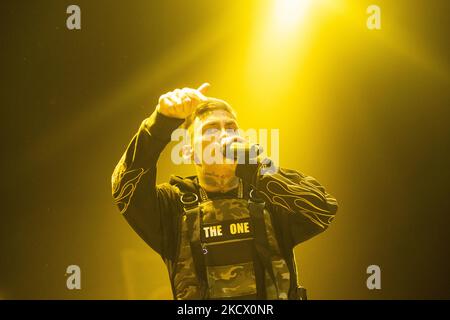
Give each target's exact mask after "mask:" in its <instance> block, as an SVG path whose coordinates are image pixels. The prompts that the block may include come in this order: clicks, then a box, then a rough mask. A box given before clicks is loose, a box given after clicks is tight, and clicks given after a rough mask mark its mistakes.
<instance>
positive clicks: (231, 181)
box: [198, 172, 239, 192]
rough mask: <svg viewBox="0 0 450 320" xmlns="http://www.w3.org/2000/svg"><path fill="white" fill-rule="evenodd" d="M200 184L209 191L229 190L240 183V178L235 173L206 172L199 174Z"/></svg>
mask: <svg viewBox="0 0 450 320" xmlns="http://www.w3.org/2000/svg"><path fill="white" fill-rule="evenodd" d="M198 182H199V184H200V186H201V187H202V188H203V189H204V190H205V191H207V192H228V191H230V190H232V189H234V188H237V186H238V185H239V178H238V177H236V176H235V175H220V174H216V173H213V172H206V173H203V174H199V175H198Z"/></svg>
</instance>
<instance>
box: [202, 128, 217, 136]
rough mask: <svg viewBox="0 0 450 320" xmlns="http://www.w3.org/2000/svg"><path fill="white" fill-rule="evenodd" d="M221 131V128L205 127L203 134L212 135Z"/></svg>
mask: <svg viewBox="0 0 450 320" xmlns="http://www.w3.org/2000/svg"><path fill="white" fill-rule="evenodd" d="M218 133H219V130H217V129H216V128H206V129H203V134H204V135H207V136H212V135H216V134H218Z"/></svg>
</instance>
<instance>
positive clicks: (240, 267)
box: [206, 262, 256, 299]
mask: <svg viewBox="0 0 450 320" xmlns="http://www.w3.org/2000/svg"><path fill="white" fill-rule="evenodd" d="M206 274H207V280H208V287H209V297H210V299H222V298H230V297H239V296H247V295H256V279H255V269H254V265H253V262H244V263H237V264H233V265H226V266H207V267H206Z"/></svg>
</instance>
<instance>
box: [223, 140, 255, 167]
mask: <svg viewBox="0 0 450 320" xmlns="http://www.w3.org/2000/svg"><path fill="white" fill-rule="evenodd" d="M263 152H264V149H263V147H262V146H260V145H259V144H252V145H250V144H248V143H238V142H233V143H230V144H228V145H224V146H223V149H222V153H223V155H224V156H225V157H226V158H228V159H231V160H237V161H238V163H246V161H248V163H252V161H251V160H254V162H255V163H256V161H255V160H256V158H257V157H258V156H259V155H260V154H261V153H263Z"/></svg>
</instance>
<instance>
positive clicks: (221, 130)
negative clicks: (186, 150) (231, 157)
mask: <svg viewBox="0 0 450 320" xmlns="http://www.w3.org/2000/svg"><path fill="white" fill-rule="evenodd" d="M192 128H193V129H192V130H193V135H192V146H193V152H194V160H195V161H196V163H198V164H201V165H202V166H204V167H209V168H210V169H214V170H220V171H223V170H225V171H228V170H234V168H235V166H236V165H235V164H233V163H229V161H227V160H226V159H225V157H224V156H223V153H222V144H221V141H222V139H224V138H226V137H231V136H236V135H238V129H239V127H238V124H237V121H236V119H235V118H234V117H233V115H231V114H230V113H229V112H228V111H225V110H214V111H209V112H206V113H205V114H203V115H202V116H201V117H197V118H196V119H195V120H194V123H193V125H192Z"/></svg>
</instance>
